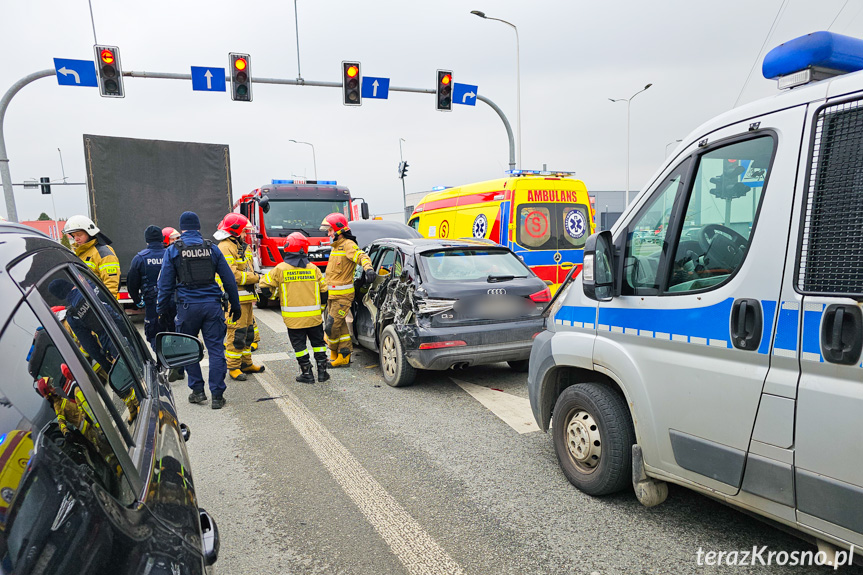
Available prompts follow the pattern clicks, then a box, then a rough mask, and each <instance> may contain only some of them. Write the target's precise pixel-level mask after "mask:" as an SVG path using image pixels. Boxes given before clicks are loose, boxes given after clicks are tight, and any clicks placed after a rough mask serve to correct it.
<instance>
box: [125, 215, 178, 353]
mask: <svg viewBox="0 0 863 575" xmlns="http://www.w3.org/2000/svg"><path fill="white" fill-rule="evenodd" d="M144 240H145V241H146V242H147V249H145V250H141V251H140V252H138V253H137V254H136V255H135V257H134V258H132V264H131V265H130V266H129V274H128V275H127V276H126V287H127V288H128V289H129V297H130V298H132V301H133V302H135V304H136V305H137V306H138V307H139V308H140V307H143V308H144V336H145V337H146V338H147V341H148V342H150V347H152V348H153V351H154V352H155V351H156V334H157V333H159V332H160V331H172V330H173V328H168V329H161V328H162V326H161V325H160V322H159V316H158V314H157V313H156V296H157V295H158V290H157V287H156V283H157V282H158V281H159V272H160V271H162V256H164V255H165V245H164V243H163V239H162V230H160V229H159V228H157V227H156V226H148V227H147V229H146V230H144Z"/></svg>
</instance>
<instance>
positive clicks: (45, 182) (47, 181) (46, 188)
mask: <svg viewBox="0 0 863 575" xmlns="http://www.w3.org/2000/svg"><path fill="white" fill-rule="evenodd" d="M39 183H40V185H41V186H42V193H43V194H50V193H51V178H46V177H44V176H43V177H41V178H39Z"/></svg>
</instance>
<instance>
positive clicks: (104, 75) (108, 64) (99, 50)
mask: <svg viewBox="0 0 863 575" xmlns="http://www.w3.org/2000/svg"><path fill="white" fill-rule="evenodd" d="M93 49H94V51H95V52H96V70H97V71H98V73H99V95H100V96H102V97H103V98H123V97H124V96H125V95H126V92H125V91H124V90H123V69H122V67H121V66H120V49H119V48H117V47H116V46H99V45H97V46H93Z"/></svg>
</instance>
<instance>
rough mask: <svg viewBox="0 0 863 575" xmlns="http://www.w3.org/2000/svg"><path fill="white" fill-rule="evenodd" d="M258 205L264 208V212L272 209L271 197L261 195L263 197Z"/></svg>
mask: <svg viewBox="0 0 863 575" xmlns="http://www.w3.org/2000/svg"><path fill="white" fill-rule="evenodd" d="M258 205H259V206H261V209H262V210H264V213H265V214H266V213H267V212H269V211H270V198H268V197H267V196H261V199H260V200H258Z"/></svg>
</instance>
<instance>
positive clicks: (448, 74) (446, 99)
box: [435, 70, 452, 112]
mask: <svg viewBox="0 0 863 575" xmlns="http://www.w3.org/2000/svg"><path fill="white" fill-rule="evenodd" d="M436 86H437V88H436V89H435V92H436V97H437V99H436V101H435V105H436V107H437V109H438V111H439V112H452V70H438V71H437V84H436Z"/></svg>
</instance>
